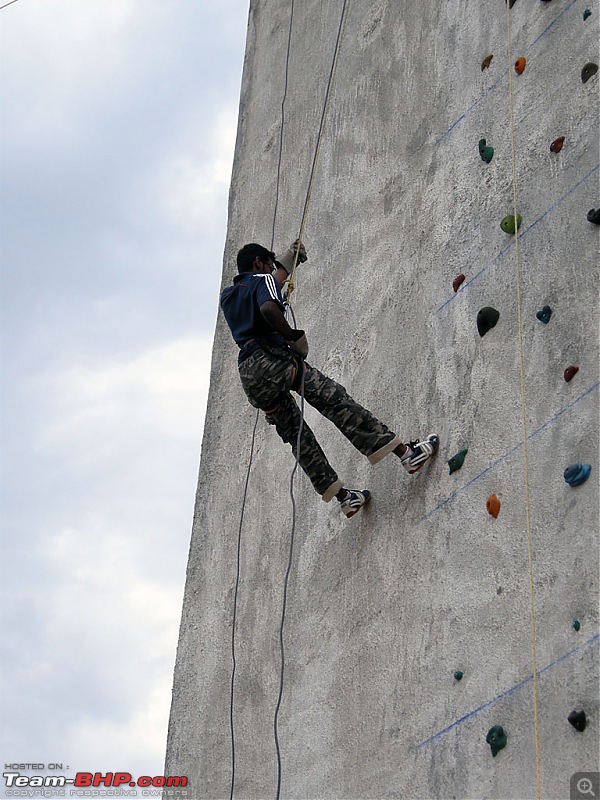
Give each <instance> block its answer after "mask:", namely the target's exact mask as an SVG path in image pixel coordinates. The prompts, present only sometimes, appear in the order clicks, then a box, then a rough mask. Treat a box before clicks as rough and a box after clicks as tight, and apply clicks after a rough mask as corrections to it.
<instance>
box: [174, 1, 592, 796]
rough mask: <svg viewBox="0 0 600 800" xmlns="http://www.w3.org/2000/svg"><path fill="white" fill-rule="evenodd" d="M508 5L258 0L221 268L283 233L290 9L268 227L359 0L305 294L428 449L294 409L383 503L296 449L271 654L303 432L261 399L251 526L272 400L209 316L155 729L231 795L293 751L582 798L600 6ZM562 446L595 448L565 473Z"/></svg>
mask: <svg viewBox="0 0 600 800" xmlns="http://www.w3.org/2000/svg"><path fill="white" fill-rule="evenodd" d="M511 6H512V7H511V8H510V17H509V14H508V13H507V12H508V9H507V7H506V4H505V2H504V0H491V1H490V2H486V3H481V2H479V0H443V1H442V2H440V0H420V1H419V2H418V3H390V2H386V1H385V0H365V1H363V2H360V3H359V2H354V1H353V0H348V3H347V6H345V5H344V2H343V0H335V2H333V0H332V1H331V2H326V3H325V2H322V0H304V1H303V2H302V3H296V7H295V8H293V7H292V5H291V4H290V3H288V2H273V0H270V1H267V0H253V1H252V2H251V5H250V15H249V24H248V40H247V53H246V61H245V67H244V77H243V82H242V95H241V103H240V117H239V129H238V139H237V146H236V152H235V162H234V170H233V178H232V185H231V193H230V209H229V229H228V236H227V242H226V247H225V258H224V268H223V285H227V284H229V283H230V282H231V279H232V277H233V275H234V274H235V272H236V267H235V254H236V252H237V250H238V249H239V247H241V245H242V244H244V243H245V242H248V241H259V242H262V243H264V244H265V245H266V246H267V247H269V246H270V243H271V237H272V231H273V225H274V222H273V220H274V213H275V201H276V197H277V176H278V164H279V156H280V142H281V139H280V135H281V129H282V128H281V126H282V100H283V97H284V91H285V88H286V86H285V65H286V54H287V52H288V50H287V48H288V34H289V30H290V14H291V11H292V9H293V17H292V32H291V41H290V49H289V74H288V81H287V96H286V99H285V105H284V126H283V140H282V144H281V173H280V182H279V196H278V200H279V202H278V205H277V215H276V219H275V225H274V232H275V248H276V249H278V250H280V249H282V248H283V247H285V246H287V244H288V243H289V242H290V241H292V240H293V239H295V238H296V237H297V236H298V232H299V228H300V223H301V217H302V210H303V207H304V202H305V198H306V194H307V189H308V179H309V174H310V170H311V165H312V162H313V156H314V153H315V146H316V143H317V132H318V130H319V122H320V119H321V114H322V112H323V107H324V100H325V91H326V86H327V80H328V77H329V74H330V69H331V64H332V58H333V54H334V49H335V43H336V36H337V32H338V28H339V25H340V20H341V15H342V11H343V8H346V14H347V16H346V22H345V26H344V30H343V35H342V38H341V41H340V47H339V61H338V66H337V72H336V74H335V79H334V83H333V88H332V94H331V104H330V107H329V111H328V115H327V120H326V126H325V132H324V136H323V140H322V146H321V150H320V155H319V160H318V165H317V169H316V172H315V180H314V185H313V189H312V195H311V199H310V207H309V209H308V213H307V217H306V227H305V230H304V236H303V239H304V242H305V244H306V247H307V250H308V253H309V261H308V263H306V264H304V265H302V266H301V267H300V268H299V269H298V273H297V288H296V291H295V292H294V294H293V295H292V301H293V302H292V305H293V308H294V312H295V315H296V318H297V322H298V327H301V328H304V329H305V330H306V331H307V334H308V338H309V342H310V345H311V353H310V357H309V360H310V362H311V363H312V364H314V365H315V366H317V367H319V368H320V369H321V370H322V371H324V372H325V373H327V374H329V375H330V376H331V377H332V378H334V379H336V380H338V381H340V382H341V383H343V384H344V385H345V386H346V388H347V389H348V391H349V392H350V393H351V394H352V395H353V396H354V397H355V398H356V399H357V400H358V401H359V402H362V403H363V404H364V405H366V406H367V407H368V408H370V409H371V410H372V411H373V412H374V413H375V414H376V415H377V416H378V417H380V418H381V419H382V420H383V421H385V422H387V423H388V424H389V425H390V426H391V427H393V428H394V429H395V430H396V431H397V432H398V434H399V435H400V436H402V437H403V438H404V439H405V440H408V439H414V438H415V437H419V436H422V435H424V434H427V433H429V432H432V431H436V432H438V433H439V434H440V437H441V447H440V452H439V454H438V456H437V459H436V461H435V462H434V463H433V464H432V465H431V466H428V467H426V468H425V469H424V470H423V471H422V472H421V473H419V474H418V475H417V476H414V477H412V478H411V477H409V476H408V475H406V473H405V472H404V471H403V470H402V469H401V467H400V463H399V461H398V460H397V459H396V458H395V457H394V456H390V457H388V458H387V459H385V460H384V461H383V462H382V463H381V464H379V465H377V466H376V467H371V466H370V465H369V464H368V462H367V461H366V459H364V458H363V457H362V456H361V455H360V454H359V453H358V452H357V451H356V450H354V449H353V448H352V446H351V445H350V444H349V442H347V441H346V440H345V439H344V438H343V437H342V436H341V434H340V433H339V432H338V431H337V430H336V429H335V428H333V426H331V424H330V423H328V422H326V421H325V420H324V419H323V418H321V417H320V416H319V415H318V414H316V413H315V412H314V411H313V409H311V408H307V410H306V419H307V421H308V423H309V424H310V425H311V427H312V428H313V430H314V431H315V433H316V435H317V438H318V439H319V440H320V442H321V443H322V445H323V447H324V450H325V452H326V453H327V454H328V456H329V458H330V460H331V462H332V464H333V465H334V467H335V468H336V469H337V471H338V472H339V474H340V477H342V479H343V480H344V482H345V485H349V486H351V487H357V488H362V487H368V488H369V489H370V490H371V491H372V493H373V500H372V503H371V505H370V506H369V507H368V508H367V509H365V510H364V511H362V512H361V513H360V514H359V515H357V516H356V517H355V518H354V519H352V520H346V519H345V518H344V517H343V516H342V514H341V513H340V509H339V507H338V504H337V502H336V501H333V502H332V503H330V504H326V503H323V502H322V501H321V500H320V498H319V497H318V495H316V494H315V493H314V491H313V489H312V487H311V485H310V483H309V481H308V479H307V478H306V477H305V476H304V474H302V473H301V472H299V473H298V474H297V476H296V480H295V484H294V485H295V490H294V491H295V501H296V512H297V513H296V525H295V531H294V540H293V551H292V564H291V571H290V575H289V584H288V591H287V605H286V613H285V621H284V626H283V640H284V643H285V659H284V667H283V673H281V651H280V638H279V637H280V626H281V620H282V602H283V591H284V578H285V573H286V568H287V564H288V556H289V552H290V535H291V530H292V503H291V499H290V495H289V482H290V474H291V472H292V468H293V466H294V459H293V456H292V453H291V450H290V448H289V446H287V445H284V444H282V442H281V441H280V440H279V438H278V437H277V435H276V433H275V431H274V429H273V428H271V427H270V426H268V425H267V424H266V423H265V421H264V419H263V418H262V417H261V418H260V419H259V422H258V427H257V430H256V441H255V443H254V450H253V460H252V466H251V469H250V476H249V483H248V488H247V497H246V503H245V515H244V521H243V526H242V531H241V537H240V538H239V539H238V531H239V526H240V514H241V511H242V503H243V498H244V486H245V480H246V473H247V469H248V463H249V457H250V452H251V444H252V431H253V426H254V421H255V411H254V410H253V409H252V408H251V407H250V406H249V405H248V404H247V402H246V400H245V397H244V395H243V393H242V389H241V387H240V385H239V381H238V378H237V370H236V354H237V348H236V347H235V345H234V344H233V342H232V341H231V337H230V334H229V331H228V329H227V328H226V325H225V323H224V321H223V319H222V318H220V319H219V321H218V324H217V330H216V336H215V346H214V353H213V364H212V377H211V391H210V398H209V406H208V412H207V416H206V427H205V433H204V441H203V444H202V461H201V468H200V477H199V484H198V493H197V501H196V510H195V518H194V527H193V535H192V541H191V548H190V555H189V566H188V573H187V583H186V591H185V599H184V607H183V616H182V623H181V633H180V641H179V647H178V652H177V663H176V670H175V681H174V690H173V704H172V711H171V720H170V726H169V736H168V747H167V758H166V774H167V775H187V776H188V777H189V780H190V786H191V788H190V791H189V792H188V796H189V797H193V798H195V799H196V800H200V799H201V798H223V797H228V796H229V795H230V791H231V785H232V774H233V776H234V792H233V794H234V797H238V798H265V797H275V796H276V793H277V781H278V775H279V774H280V777H281V787H280V788H281V796H282V797H287V798H332V799H333V798H356V799H357V800H358V798H390V797H398V798H399V797H403V798H449V797H454V798H471V797H482V798H484V797H495V798H499V797H501V798H530V797H531V798H533V797H536V796H540V795H541V796H543V797H544V798H566V797H569V785H570V781H571V776H573V775H574V774H575V773H579V772H594V771H597V770H599V769H600V766H599V764H598V749H597V741H598V734H599V721H598V717H599V697H598V685H599V682H598V654H599V653H598V649H599V644H600V639H599V634H598V597H599V595H598V577H599V555H598V554H599V549H598V515H599V507H598V472H599V464H598V390H599V379H598V355H599V353H598V294H597V287H598V274H597V273H598V234H599V227H598V225H597V224H595V223H594V222H593V221H590V220H588V212H589V211H590V210H591V209H597V208H598V207H599V206H600V188H599V182H598V176H599V161H600V153H599V145H598V142H599V138H598V79H599V76H598V74H590V73H593V72H594V70H593V68H591V67H589V66H588V67H587V69H586V70H585V71H584V74H583V77H582V70H584V67H586V65H588V64H590V63H594V62H596V63H597V61H598V23H599V21H600V9H599V8H598V4H597V3H596V2H595V0H594V2H593V3H592V0H551V1H550V2H548V1H547V0H546V2H542V0H516V2H513V3H511ZM585 11H591V14H587V15H585V19H584V12H585ZM509 43H510V48H508V44H509ZM489 56H493V58H491V59H490V58H489ZM517 59H524V62H523V61H519V65H518V71H519V72H520V74H518V72H517V69H515V64H516V62H517ZM523 66H524V68H523V69H522V67H523ZM583 78H587V79H586V80H585V82H584V80H583ZM513 123H514V124H513ZM561 137H564V140H562V141H559V142H557V140H560V139H561ZM482 140H485V141H482ZM513 142H514V148H513ZM561 145H562V147H561ZM492 148H493V152H492V151H491V149H492ZM513 151H514V171H513ZM515 187H516V197H517V213H518V215H519V216H520V217H521V224H520V227H519V228H518V237H516V236H515V235H514V233H512V234H511V233H510V232H506V230H508V231H510V230H511V223H512V227H513V228H514V223H515V220H514V211H515V208H514V197H515V191H514V190H515ZM511 216H512V220H511V219H508V220H505V218H506V217H511ZM593 216H594V215H591V217H593ZM501 223H502V225H501ZM505 229H506V230H505ZM459 274H463V275H464V276H465V279H464V281H463V282H462V283H461V284H460V286H458V282H459V281H456V282H455V284H454V285H455V286H456V288H457V291H455V290H454V288H453V282H454V281H455V278H456V276H457V275H459ZM518 276H520V277H519V279H518ZM518 287H520V293H519V292H518ZM217 302H218V298H217V297H215V303H217ZM545 306H548V307H549V308H550V309H551V314H550V318H549V320H548V315H549V312H548V309H546V310H545V312H544V313H542V309H544V307H545ZM489 308H492V309H495V311H496V312H498V314H499V316H498V315H496V314H492V315H491V318H490V316H489V313H491V312H484V313H480V312H481V311H482V309H489ZM519 309H520V312H519ZM537 312H540V314H539V317H538V315H537ZM478 318H479V323H480V325H481V324H483V326H484V327H483V328H481V331H480V330H478ZM496 318H497V321H496V324H495V326H494V327H491V328H489V325H488V324H486V322H487V323H489V321H490V319H491V322H493V321H494V320H496ZM545 320H546V321H545ZM481 333H484V334H485V335H481ZM520 339H522V353H523V359H522V361H523V372H522V377H521V367H520V364H521V357H520V352H521V344H520ZM570 366H574V367H578V368H579V370H578V371H577V372H576V374H575V375H574V376H573V377H572V379H571V380H569V381H567V380H565V377H564V371H565V369H566V368H568V367H570ZM522 388H523V402H522ZM525 431H526V435H525ZM524 442H526V444H527V446H526V447H525V446H524ZM465 449H467V450H468V452H467V454H466V457H465V458H464V462H463V463H462V466H460V458H458V459H457V462H453V464H452V472H451V467H450V466H449V465H448V463H447V461H448V460H450V459H451V458H452V457H454V456H456V455H457V454H458V453H460V451H463V450H465ZM463 455H464V454H463ZM576 464H582V465H591V474H590V476H589V479H588V480H587V481H586V482H584V483H581V484H580V485H577V486H571V485H569V484H568V483H567V482H566V480H565V477H564V473H565V470H566V469H567V468H568V467H570V466H572V465H576ZM457 467H459V468H457ZM526 468H527V469H526ZM585 472H586V470H585V469H584V470H583V472H581V470H578V469H577V468H574V469H572V470H570V471H569V472H568V473H567V477H569V478H570V477H571V475H572V474H575V475H576V476H577V475H580V474H584V473H585ZM576 482H577V481H576ZM491 495H495V496H496V498H497V499H498V501H499V512H498V513H497V516H495V517H494V516H492V514H490V513H488V505H489V508H490V510H492V511H495V512H497V508H494V501H493V499H490V500H489V501H488V498H490V497H491ZM238 541H239V562H238ZM238 563H239V582H238V584H237V585H238V591H237V595H236V592H235V587H236V575H237V568H238ZM236 601H237V603H236ZM234 603H236V608H237V618H236V626H235V658H236V672H235V682H234V687H233V688H234V691H233V696H232V692H231V675H232V620H233V610H234ZM532 608H533V610H534V612H535V615H534V619H535V624H534V626H533V627H532ZM575 621H577V624H574V623H575ZM576 629H577V630H576ZM534 654H535V659H536V661H535V663H536V665H537V672H536V680H535V681H534V680H533V676H534V660H533V659H534ZM458 671H460V672H462V673H463V676H462V679H461V680H458V679H457V677H455V673H456V672H458ZM281 677H283V690H282V696H281V705H280V710H279V714H278V726H277V731H278V742H279V746H280V751H281V771H280V773H279V772H278V761H277V751H276V744H275V737H274V715H275V709H276V705H277V701H278V695H279V691H280V685H281V684H280V680H281ZM232 697H233V703H232ZM579 710H583V711H585V714H586V718H587V727H586V728H585V730H584V731H578V730H576V728H575V727H573V726H572V725H571V724H569V722H568V721H567V717H568V716H569V714H570V713H571V712H572V711H579ZM231 719H233V723H234V726H233V730H234V739H233V744H234V747H235V752H234V755H235V759H234V760H233V758H232V756H233V753H232V737H231V724H230V723H231ZM494 726H502V728H503V732H504V734H505V735H506V746H505V747H504V748H503V749H500V750H497V749H496V747H495V746H494V752H496V755H495V756H494V755H492V748H491V747H490V744H489V743H486V736H488V732H489V731H490V730H491V729H492V728H493V727H494ZM496 733H497V732H496ZM489 738H493V739H494V741H493V742H492V743H493V744H495V743H499V744H500V745H501V744H502V743H503V739H502V734H501V733H500V735H499V736H497V738H494V734H492V735H491V736H490V737H489ZM232 765H234V770H232ZM538 777H539V785H538Z"/></svg>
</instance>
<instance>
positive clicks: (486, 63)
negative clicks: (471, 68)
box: [481, 53, 494, 72]
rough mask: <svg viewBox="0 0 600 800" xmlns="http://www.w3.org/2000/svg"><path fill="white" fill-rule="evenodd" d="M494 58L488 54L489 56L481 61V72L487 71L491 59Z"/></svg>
mask: <svg viewBox="0 0 600 800" xmlns="http://www.w3.org/2000/svg"><path fill="white" fill-rule="evenodd" d="M493 58H494V54H493V53H490V54H489V56H486V57H485V58H484V59H483V61H482V62H481V71H482V72H483V70H484V69H488V68H489V66H490V64H491V63H492V59H493Z"/></svg>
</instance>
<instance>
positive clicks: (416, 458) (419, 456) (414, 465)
mask: <svg viewBox="0 0 600 800" xmlns="http://www.w3.org/2000/svg"><path fill="white" fill-rule="evenodd" d="M406 446H407V447H408V450H407V451H406V453H404V455H403V456H402V457H401V458H400V461H401V462H402V466H403V467H404V469H405V470H406V471H407V472H408V474H409V475H414V473H415V472H418V471H419V470H420V469H421V467H422V466H423V464H425V462H426V461H429V459H430V458H431V457H432V456H434V455H435V454H436V453H437V451H438V448H439V446H440V437H439V436H438V435H437V433H430V434H429V436H428V437H427V438H426V439H424V440H423V441H422V442H409V443H408V444H407V445H406Z"/></svg>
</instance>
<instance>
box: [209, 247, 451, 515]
mask: <svg viewBox="0 0 600 800" xmlns="http://www.w3.org/2000/svg"><path fill="white" fill-rule="evenodd" d="M306 260H307V255H306V250H305V248H304V245H303V244H302V243H300V242H298V241H296V242H294V243H293V244H292V245H291V246H290V248H289V249H288V250H287V251H286V252H285V253H284V254H283V255H282V256H276V255H275V253H272V252H270V251H269V250H267V249H266V248H265V247H262V246H261V245H259V244H255V243H251V244H246V245H244V247H242V249H241V250H240V251H239V253H238V254H237V267H238V273H239V274H238V275H236V277H235V278H234V281H233V285H232V286H230V287H228V288H227V289H224V290H223V292H222V293H221V308H222V309H223V313H224V315H225V319H226V320H227V324H228V325H229V328H230V329H231V333H232V335H233V338H234V340H235V342H236V344H237V345H238V347H239V348H240V353H239V357H238V368H239V373H240V380H241V382H242V387H243V389H244V392H245V393H246V396H247V397H248V400H249V401H250V403H251V405H253V406H254V407H255V408H260V409H261V410H262V411H264V412H265V416H266V419H267V422H269V423H270V424H271V425H274V426H275V429H276V430H277V433H278V434H279V436H280V437H281V438H282V439H283V441H284V442H288V443H289V444H291V446H292V450H293V452H294V455H297V458H298V463H299V464H300V466H301V467H302V469H303V470H304V472H305V473H306V474H307V475H308V477H309V478H310V480H311V482H312V484H313V486H314V488H315V489H316V491H317V492H318V493H319V494H320V495H321V497H322V498H323V500H325V501H326V502H329V501H330V500H332V499H333V498H334V497H335V498H337V500H338V501H339V502H340V504H341V509H342V511H343V512H344V514H345V515H346V516H347V517H352V516H354V514H356V513H357V511H360V509H361V508H362V507H363V506H364V505H366V504H367V503H368V502H369V500H370V499H371V494H370V492H369V491H368V490H366V489H363V490H358V489H347V488H345V487H344V485H343V484H342V481H341V480H339V478H338V476H337V474H336V472H335V470H334V469H333V468H332V467H331V465H330V464H329V462H328V460H327V458H326V457H325V454H324V453H323V451H322V449H321V447H320V446H319V444H318V442H317V440H316V439H315V436H314V434H313V432H312V430H311V429H310V428H309V426H308V425H307V424H306V422H302V419H301V414H300V409H299V408H298V406H297V404H296V402H295V400H294V399H293V397H292V395H291V391H295V392H297V393H300V392H301V391H303V392H304V398H305V400H306V401H307V402H308V403H310V405H311V406H313V407H314V408H316V409H317V411H319V412H320V413H321V414H322V415H323V416H324V417H326V418H327V419H328V420H330V421H331V422H333V424H334V425H335V426H336V427H337V428H338V429H339V430H340V431H341V432H342V433H343V434H344V436H346V438H347V439H349V441H350V442H351V443H352V444H353V445H354V447H356V448H357V449H358V450H360V452H361V453H363V455H365V456H367V458H368V459H369V461H370V462H371V464H377V463H378V462H379V461H381V459H382V458H384V457H385V456H387V455H388V454H389V453H394V454H395V455H396V456H398V458H399V459H400V462H401V464H402V466H403V467H404V469H406V471H407V472H408V473H409V474H411V475H412V474H414V473H415V472H417V471H418V470H420V469H421V467H422V466H423V464H425V462H426V461H427V460H428V459H429V458H431V456H433V455H434V454H435V453H436V451H437V449H438V447H439V437H438V436H437V434H430V435H429V436H427V437H426V438H425V439H423V440H422V441H418V442H417V441H414V442H409V443H408V444H404V443H403V442H402V441H401V440H400V439H399V438H398V437H397V436H396V435H395V434H394V433H393V432H392V431H391V430H390V429H389V428H388V427H387V426H386V425H384V424H383V423H382V422H380V421H379V420H378V419H376V418H375V417H374V416H373V415H372V414H371V413H370V412H369V411H367V409H365V408H363V407H362V406H360V405H359V404H358V403H357V402H356V401H355V400H353V399H352V398H351V397H350V395H349V394H348V393H347V391H346V390H345V389H344V387H343V386H340V384H339V383H336V382H335V381H333V380H331V378H328V377H327V376H326V375H323V373H321V372H319V370H317V369H315V368H314V367H311V366H310V365H309V364H308V363H307V362H306V361H305V359H306V356H307V355H308V343H307V340H306V334H305V333H304V331H303V330H294V329H293V328H291V327H290V325H289V324H288V322H287V320H286V318H285V314H284V312H285V306H284V303H283V298H282V294H281V288H282V287H283V285H284V284H285V282H286V281H287V280H288V279H289V274H290V273H291V272H292V269H293V267H294V264H295V263H296V262H298V263H303V262H304V261H306ZM302 380H304V385H303V386H302ZM301 422H302V431H301V434H300V448H299V453H297V442H298V431H299V430H300V425H301Z"/></svg>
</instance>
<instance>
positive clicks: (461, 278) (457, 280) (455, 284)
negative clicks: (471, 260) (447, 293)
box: [452, 272, 465, 292]
mask: <svg viewBox="0 0 600 800" xmlns="http://www.w3.org/2000/svg"><path fill="white" fill-rule="evenodd" d="M464 279H465V276H464V275H463V274H462V272H461V273H460V274H459V275H457V276H456V278H454V280H453V281H452V288H453V289H454V291H455V292H458V290H459V289H460V286H461V284H462V282H463V281H464Z"/></svg>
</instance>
